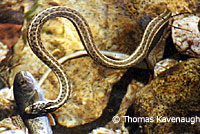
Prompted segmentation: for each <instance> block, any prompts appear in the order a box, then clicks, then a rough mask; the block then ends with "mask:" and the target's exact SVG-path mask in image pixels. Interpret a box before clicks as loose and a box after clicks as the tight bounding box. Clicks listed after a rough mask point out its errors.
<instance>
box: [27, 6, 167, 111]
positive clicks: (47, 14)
mask: <svg viewBox="0 0 200 134" xmlns="http://www.w3.org/2000/svg"><path fill="white" fill-rule="evenodd" d="M55 17H64V18H67V19H68V20H70V21H71V22H72V24H73V25H74V26H75V28H76V30H77V32H78V34H79V37H80V39H81V42H82V43H83V45H84V47H85V49H86V51H87V52H88V54H89V55H90V57H92V59H93V60H94V61H96V62H97V63H99V64H101V65H103V66H106V67H111V68H115V69H122V68H128V67H131V66H133V65H135V64H137V63H139V62H140V61H142V60H143V59H144V57H145V55H146V54H147V52H148V50H149V47H150V46H151V44H152V42H153V40H154V39H155V36H156V35H157V34H158V32H159V31H160V29H161V28H162V27H163V26H164V25H165V24H166V23H167V22H168V21H169V19H170V17H171V12H170V11H169V10H166V11H165V12H163V13H162V14H160V15H159V16H158V17H156V18H154V19H153V20H152V21H151V22H150V23H149V24H148V25H147V27H146V30H145V32H144V35H143V38H142V41H141V43H140V44H139V46H138V47H137V49H136V50H135V51H134V52H133V53H132V54H131V55H130V56H129V57H128V58H126V59H123V60H114V59H111V58H109V57H106V56H105V55H103V54H102V53H101V52H100V50H99V49H98V48H97V46H96V45H95V43H94V39H93V36H92V32H91V30H90V27H89V25H88V23H87V21H86V20H85V18H84V17H83V16H82V15H81V14H80V13H78V12H77V11H75V10H73V9H70V8H67V7H63V6H55V7H51V8H47V9H45V10H44V11H42V12H41V13H39V14H38V15H37V16H36V17H34V18H33V20H32V22H31V23H30V25H29V28H28V33H27V37H28V42H29V45H30V47H31V49H32V51H33V52H34V53H35V55H36V56H37V57H38V58H39V59H40V60H42V61H43V62H44V63H45V64H46V65H47V66H48V67H49V68H51V69H52V71H53V72H54V73H55V74H56V76H57V78H58V80H59V83H60V93H59V96H58V97H57V99H56V100H50V101H48V102H39V103H34V104H33V105H30V106H28V107H27V108H26V110H25V111H26V112H27V113H31V114H36V113H40V112H41V113H43V112H52V111H55V110H56V109H57V108H59V107H61V106H62V105H63V104H64V103H65V101H66V100H67V99H68V98H69V94H70V91H71V89H70V86H69V80H68V77H67V75H66V73H65V72H64V71H63V68H62V66H61V65H60V64H59V63H58V62H57V60H56V59H55V58H54V57H53V56H52V55H51V54H50V53H49V52H48V51H47V50H46V49H45V48H44V46H43V44H42V42H41V38H40V32H41V29H42V26H43V24H44V23H45V22H46V21H48V20H49V19H52V18H55Z"/></svg>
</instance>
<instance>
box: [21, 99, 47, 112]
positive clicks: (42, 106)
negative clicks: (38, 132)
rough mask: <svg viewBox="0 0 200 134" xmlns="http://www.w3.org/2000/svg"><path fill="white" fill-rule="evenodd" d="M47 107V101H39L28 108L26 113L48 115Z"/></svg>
mask: <svg viewBox="0 0 200 134" xmlns="http://www.w3.org/2000/svg"><path fill="white" fill-rule="evenodd" d="M46 106H47V102H46V101H39V102H36V103H33V104H31V105H29V106H28V107H26V108H25V112H26V113H27V114H46V113H48V111H47V109H46Z"/></svg>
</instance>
